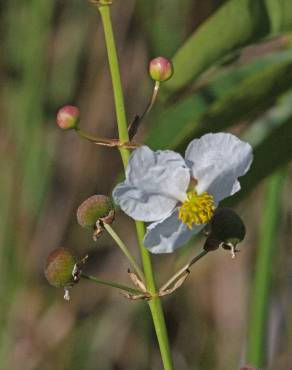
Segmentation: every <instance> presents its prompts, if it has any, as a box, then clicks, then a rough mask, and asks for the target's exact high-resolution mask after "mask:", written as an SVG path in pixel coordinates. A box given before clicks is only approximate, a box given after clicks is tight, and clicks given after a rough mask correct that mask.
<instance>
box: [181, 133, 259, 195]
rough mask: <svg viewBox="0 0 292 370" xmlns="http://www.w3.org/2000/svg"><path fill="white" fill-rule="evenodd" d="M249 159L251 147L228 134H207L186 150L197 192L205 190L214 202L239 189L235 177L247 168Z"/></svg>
mask: <svg viewBox="0 0 292 370" xmlns="http://www.w3.org/2000/svg"><path fill="white" fill-rule="evenodd" d="M252 160H253V155H252V148H251V146H250V145H249V144H248V143H245V142H243V141H241V140H240V139H238V138H237V137H236V136H234V135H231V134H227V133H216V134H206V135H204V136H202V137H201V138H200V139H195V140H193V141H192V142H191V143H190V144H189V146H188V148H187V150H186V162H187V164H188V165H189V167H190V168H191V173H192V177H194V178H195V179H196V180H197V181H198V184H197V187H196V189H197V191H198V192H199V193H202V192H204V191H208V192H209V193H210V194H212V195H213V197H214V199H215V201H216V202H219V201H220V200H222V199H224V198H226V197H228V196H230V195H232V194H234V193H236V192H237V191H239V190H240V184H239V182H238V181H237V179H238V177H240V176H243V175H244V174H245V173H246V172H247V171H248V170H249V168H250V165H251V162H252Z"/></svg>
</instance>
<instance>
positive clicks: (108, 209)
mask: <svg viewBox="0 0 292 370" xmlns="http://www.w3.org/2000/svg"><path fill="white" fill-rule="evenodd" d="M114 216H115V210H114V205H113V202H112V200H111V199H110V198H109V197H107V196H106V195H92V196H91V197H89V198H88V199H86V200H85V201H84V202H83V203H82V204H81V205H80V206H79V207H78V210H77V220H78V223H79V225H80V226H82V227H92V228H95V227H96V223H97V222H98V221H102V222H104V223H108V224H110V223H112V222H113V220H114Z"/></svg>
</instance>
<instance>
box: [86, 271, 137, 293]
mask: <svg viewBox="0 0 292 370" xmlns="http://www.w3.org/2000/svg"><path fill="white" fill-rule="evenodd" d="M81 277H83V278H84V279H87V280H90V281H92V282H93V283H96V284H100V285H105V286H109V287H111V288H116V289H120V290H124V291H125V292H128V293H132V294H141V292H140V291H139V290H137V289H133V288H130V287H128V286H127V285H123V284H119V283H116V282H115V281H107V280H101V279H98V278H96V277H95V276H92V275H87V274H84V273H83V272H82V274H81Z"/></svg>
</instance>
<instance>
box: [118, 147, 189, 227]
mask: <svg viewBox="0 0 292 370" xmlns="http://www.w3.org/2000/svg"><path fill="white" fill-rule="evenodd" d="M189 182H190V171H189V168H188V167H187V166H186V164H185V161H184V159H183V158H182V157H181V156H180V155H179V154H178V153H175V152H172V151H170V150H164V151H157V152H153V151H152V150H151V149H149V148H148V147H147V146H142V147H141V148H138V149H136V150H135V151H134V152H133V153H132V155H131V157H130V160H129V165H128V167H127V170H126V180H125V181H124V182H123V183H121V184H119V185H117V186H116V188H115V189H114V191H113V197H114V200H115V202H116V203H117V204H119V205H120V207H121V208H122V210H123V211H124V212H125V213H126V214H128V215H129V216H131V217H132V218H134V219H135V220H140V221H146V222H151V221H157V220H160V219H162V218H164V217H166V216H167V215H168V214H169V213H170V212H171V211H172V210H173V209H174V207H175V206H176V204H177V202H178V201H183V200H184V199H185V197H186V195H185V194H186V190H187V188H188V185H189Z"/></svg>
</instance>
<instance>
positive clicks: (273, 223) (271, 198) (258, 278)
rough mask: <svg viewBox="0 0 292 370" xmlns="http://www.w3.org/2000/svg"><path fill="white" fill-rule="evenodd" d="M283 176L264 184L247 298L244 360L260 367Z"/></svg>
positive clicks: (281, 173)
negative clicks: (246, 336)
mask: <svg viewBox="0 0 292 370" xmlns="http://www.w3.org/2000/svg"><path fill="white" fill-rule="evenodd" d="M284 176H285V174H284V173H283V172H278V173H275V174H274V175H272V176H271V177H270V179H269V180H268V184H267V186H268V187H267V194H266V202H265V211H264V214H263V222H262V229H261V235H260V241H259V248H258V256H257V263H256V274H255V279H254V288H253V294H252V299H251V317H250V327H249V340H248V346H247V356H248V361H249V362H250V363H252V364H253V365H254V366H256V367H259V368H263V366H264V362H265V357H266V356H265V347H266V337H267V336H266V329H267V319H268V310H269V293H270V286H271V281H272V275H271V273H272V266H273V264H274V257H275V252H276V238H277V227H278V223H279V217H280V204H281V189H282V185H283V180H284Z"/></svg>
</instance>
